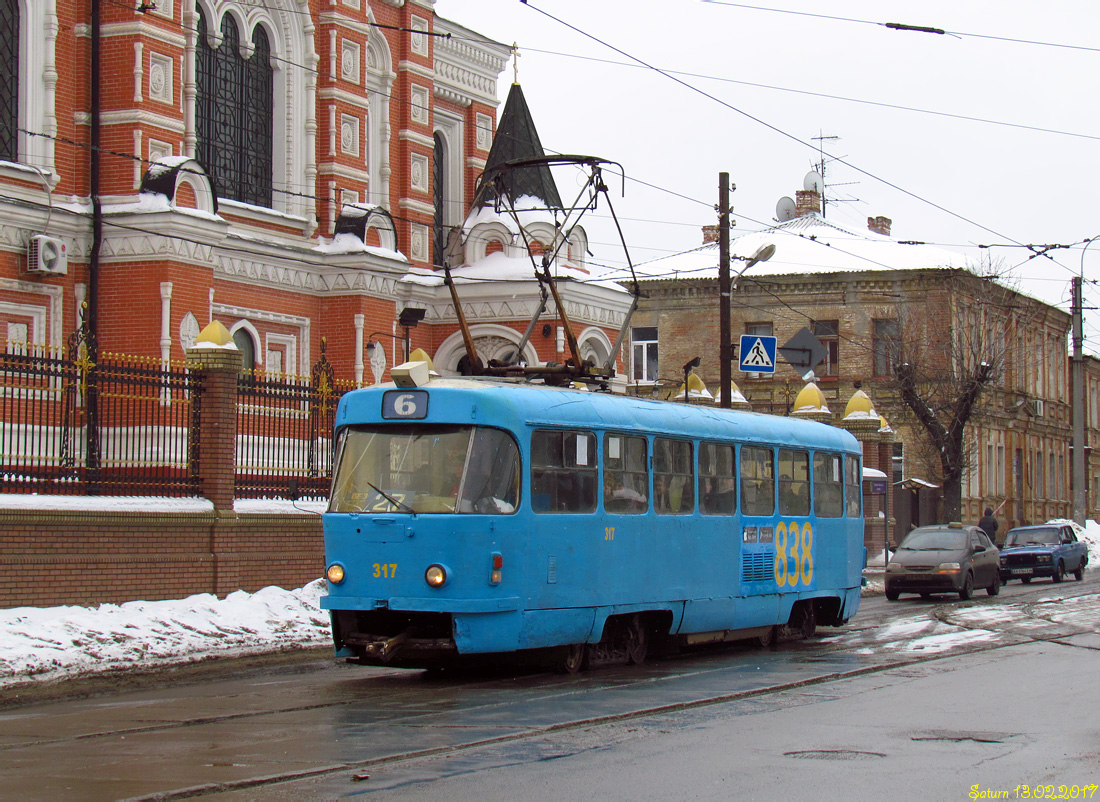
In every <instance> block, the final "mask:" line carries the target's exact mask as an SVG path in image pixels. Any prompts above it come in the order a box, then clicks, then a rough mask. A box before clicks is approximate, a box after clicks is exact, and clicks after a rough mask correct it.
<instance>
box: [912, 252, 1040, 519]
mask: <svg viewBox="0 0 1100 802" xmlns="http://www.w3.org/2000/svg"><path fill="white" fill-rule="evenodd" d="M945 273H946V276H945V280H944V281H942V282H938V283H937V285H936V286H935V287H934V288H932V289H930V290H929V291H928V292H927V293H923V294H922V298H921V301H922V303H921V304H920V305H919V308H916V309H914V308H910V309H909V310H907V311H904V312H899V315H898V333H899V342H898V349H897V357H898V361H897V364H896V368H895V377H896V384H897V390H898V392H899V394H900V396H901V399H902V400H903V401H904V402H905V404H906V406H907V407H908V409H909V411H910V412H911V413H912V415H913V417H914V418H915V419H916V422H917V423H918V424H919V426H920V427H921V429H922V430H923V433H924V435H925V443H924V444H923V445H924V446H925V447H926V449H918V451H922V450H924V451H926V453H928V455H929V456H933V455H934V458H935V459H937V460H938V462H939V465H938V468H939V471H938V473H939V475H940V481H941V482H942V487H943V515H944V519H945V520H947V521H958V520H961V516H962V483H963V479H964V478H965V477H966V475H967V474H968V472H969V470H970V469H971V467H972V466H971V462H972V460H973V449H971V448H968V447H967V443H966V426H967V424H968V423H970V421H971V420H973V419H974V418H975V417H976V416H977V415H978V414H979V412H980V411H981V409H982V406H983V404H984V403H985V402H986V398H987V395H988V394H987V390H988V389H989V388H990V387H991V386H993V385H995V384H997V383H999V382H1000V381H1001V379H1002V377H1003V375H1004V369H1005V354H1006V351H1007V337H1006V327H1007V325H1008V322H1009V321H1010V320H1011V319H1013V318H1017V317H1018V313H1017V310H1018V309H1019V308H1020V305H1019V304H1018V303H1016V301H1017V299H1018V298H1019V295H1018V293H1017V292H1016V291H1015V290H1014V289H1012V288H1010V287H1008V286H1006V284H1005V283H1004V282H1003V281H1001V278H1002V277H1001V276H999V275H997V274H996V272H995V271H994V270H993V269H992V267H991V266H990V265H988V264H986V265H983V266H981V267H980V268H979V269H974V268H972V269H970V270H953V271H945ZM929 452H930V453H929Z"/></svg>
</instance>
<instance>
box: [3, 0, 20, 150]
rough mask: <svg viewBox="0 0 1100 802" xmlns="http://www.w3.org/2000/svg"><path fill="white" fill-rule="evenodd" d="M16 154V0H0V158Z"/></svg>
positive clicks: (17, 92) (17, 110) (17, 143)
mask: <svg viewBox="0 0 1100 802" xmlns="http://www.w3.org/2000/svg"><path fill="white" fill-rule="evenodd" d="M18 158H19V0H0V159H4V160H5V161H16V160H17V159H18Z"/></svg>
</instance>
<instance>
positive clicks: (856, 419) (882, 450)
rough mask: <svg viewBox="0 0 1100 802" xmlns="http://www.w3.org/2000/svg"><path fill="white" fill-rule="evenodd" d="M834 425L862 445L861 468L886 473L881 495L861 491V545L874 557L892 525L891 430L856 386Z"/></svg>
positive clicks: (884, 541)
mask: <svg viewBox="0 0 1100 802" xmlns="http://www.w3.org/2000/svg"><path fill="white" fill-rule="evenodd" d="M838 425H839V426H840V427H841V428H843V429H847V430H848V431H849V432H851V433H852V434H853V435H855V438H856V439H857V440H859V443H860V446H862V448H863V467H864V468H874V469H875V470H878V471H881V472H882V473H884V474H885V475H886V480H885V485H886V492H885V494H883V495H882V496H881V498H880V497H879V496H878V494H874V495H871V494H864V512H863V514H864V518H863V527H864V528H863V545H865V546H866V547H867V552H868V554H869V555H870V556H874V555H876V554H878V553H880V552H881V551H882V550H883V549H884V548H885V547H886V538H887V535H888V533H892V529H893V526H894V524H895V521H894V519H893V515H892V513H893V509H892V503H893V487H892V477H893V442H894V432H893V430H892V429H891V428H890V427H889V426H888V425H887V424H886V422H885V421H884V420H883V419H882V418H881V417H880V416H879V414H878V413H877V412H875V409H874V406H872V404H871V399H870V397H869V396H868V395H867V394H866V393H865V392H863V391H862V390H859V389H857V390H856V392H855V394H854V395H853V396H852V398H851V399H850V400H849V401H848V405H847V406H846V407H845V409H844V417H843V418H842V419H841V420H840V422H839V424H838ZM894 538H895V539H896V534H895V535H894Z"/></svg>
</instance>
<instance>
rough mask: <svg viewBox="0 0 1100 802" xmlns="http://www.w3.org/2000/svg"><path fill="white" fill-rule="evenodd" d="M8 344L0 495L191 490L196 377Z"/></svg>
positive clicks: (79, 347)
mask: <svg viewBox="0 0 1100 802" xmlns="http://www.w3.org/2000/svg"><path fill="white" fill-rule="evenodd" d="M94 354H95V349H94V348H90V347H89V342H88V338H87V336H86V335H85V334H84V333H83V332H77V333H76V334H74V335H73V337H71V338H70V341H69V347H68V349H67V352H63V351H62V350H61V349H56V348H50V347H46V346H29V345H26V344H23V343H9V344H8V345H7V347H6V349H5V350H4V352H3V353H2V354H0V460H2V463H3V464H2V468H0V490H2V491H4V492H15V493H43V494H69V495H126V496H129V495H170V496H191V495H195V494H196V492H197V477H196V476H195V472H194V471H193V470H192V469H191V467H192V465H193V463H194V460H195V459H196V458H197V454H198V442H197V438H196V437H194V436H192V432H191V428H192V427H191V416H192V414H193V413H194V412H195V409H196V403H197V402H196V399H197V398H198V396H199V393H198V392H197V389H198V388H197V386H196V379H195V377H194V376H193V375H191V374H189V373H188V372H187V371H186V370H185V369H184V368H183V366H181V365H172V364H164V363H161V362H160V361H159V360H153V359H142V358H139V357H132V356H125V355H121V354H102V355H98V356H93V355H94Z"/></svg>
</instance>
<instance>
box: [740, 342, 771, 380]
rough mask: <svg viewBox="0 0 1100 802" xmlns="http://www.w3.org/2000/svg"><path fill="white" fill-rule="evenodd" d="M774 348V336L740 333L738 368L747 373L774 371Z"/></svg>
mask: <svg viewBox="0 0 1100 802" xmlns="http://www.w3.org/2000/svg"><path fill="white" fill-rule="evenodd" d="M775 350H776V338H775V337H769V336H766V335H763V334H742V335H741V348H740V359H741V362H740V369H741V370H744V371H748V372H749V373H775Z"/></svg>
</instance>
